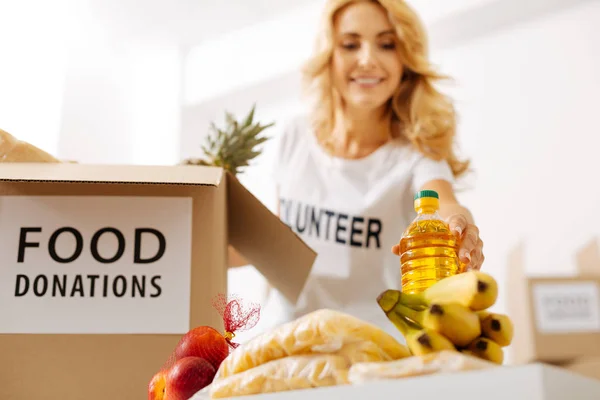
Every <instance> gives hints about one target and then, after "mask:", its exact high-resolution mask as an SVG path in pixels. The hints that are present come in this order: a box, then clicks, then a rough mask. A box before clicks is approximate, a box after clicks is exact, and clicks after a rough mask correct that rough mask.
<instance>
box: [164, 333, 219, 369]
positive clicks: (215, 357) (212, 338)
mask: <svg viewBox="0 0 600 400" xmlns="http://www.w3.org/2000/svg"><path fill="white" fill-rule="evenodd" d="M228 355H229V344H228V343H227V340H225V337H224V336H223V335H221V334H220V333H219V332H218V331H217V330H216V329H214V328H211V327H210V326H199V327H197V328H194V329H192V330H191V331H189V332H188V333H186V334H185V335H184V336H183V337H182V338H181V340H180V341H179V344H178V345H177V347H176V348H175V359H176V360H180V359H182V358H184V357H200V358H203V359H205V360H206V361H208V362H210V363H211V364H212V366H213V367H214V368H215V370H217V369H219V366H220V365H221V363H222V362H223V360H224V359H225V358H226V357H227V356H228Z"/></svg>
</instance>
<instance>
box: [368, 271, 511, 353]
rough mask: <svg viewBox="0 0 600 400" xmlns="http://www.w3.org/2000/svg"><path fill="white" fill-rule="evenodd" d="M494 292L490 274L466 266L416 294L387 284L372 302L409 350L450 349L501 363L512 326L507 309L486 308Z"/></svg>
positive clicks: (496, 296)
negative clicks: (466, 270)
mask: <svg viewBox="0 0 600 400" xmlns="http://www.w3.org/2000/svg"><path fill="white" fill-rule="evenodd" d="M497 298H498V285H497V283H496V281H495V280H494V278H492V277H491V276H490V275H488V274H486V273H483V272H480V271H469V272H465V273H462V274H459V275H455V276H452V277H449V278H445V279H443V280H441V281H439V282H437V283H436V284H435V285H433V286H431V287H430V288H428V289H427V290H425V291H424V292H422V293H418V294H408V293H402V292H400V291H398V290H386V291H384V292H383V293H381V294H380V295H379V297H377V302H378V303H379V306H380V307H381V309H382V310H383V311H384V312H385V314H386V315H387V317H388V319H389V320H390V321H391V322H392V323H393V324H394V325H395V326H396V328H398V330H399V331H400V332H402V335H403V336H404V337H405V339H406V344H407V346H408V348H409V349H410V351H411V352H412V353H413V354H414V355H424V354H429V353H434V352H438V351H443V350H454V351H460V352H463V353H465V354H469V355H471V356H475V357H479V358H481V359H484V360H487V361H491V362H494V363H497V364H502V363H503V362H504V349H503V347H506V346H508V345H510V343H511V341H512V338H513V329H514V328H513V323H512V321H511V320H510V318H509V317H508V316H507V315H504V314H498V313H493V312H489V311H487V310H488V309H489V308H490V307H492V306H493V305H494V304H495V302H496V300H497Z"/></svg>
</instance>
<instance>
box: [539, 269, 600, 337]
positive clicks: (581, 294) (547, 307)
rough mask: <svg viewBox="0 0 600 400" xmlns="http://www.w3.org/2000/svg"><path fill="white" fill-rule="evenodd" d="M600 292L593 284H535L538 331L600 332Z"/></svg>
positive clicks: (590, 282) (555, 332) (591, 282)
mask: <svg viewBox="0 0 600 400" xmlns="http://www.w3.org/2000/svg"><path fill="white" fill-rule="evenodd" d="M599 292H600V290H599V288H598V283H597V282H594V281H583V282H562V283H541V282H540V283H536V284H534V285H533V302H534V304H533V305H534V314H535V321H536V326H537V329H538V331H539V332H540V333H543V334H558V333H583V332H587V333H591V332H600V294H599Z"/></svg>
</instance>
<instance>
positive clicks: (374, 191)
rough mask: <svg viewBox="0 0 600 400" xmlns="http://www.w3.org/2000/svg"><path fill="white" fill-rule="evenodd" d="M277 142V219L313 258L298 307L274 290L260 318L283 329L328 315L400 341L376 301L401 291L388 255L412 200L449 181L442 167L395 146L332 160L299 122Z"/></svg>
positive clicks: (394, 259) (410, 214)
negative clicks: (343, 316)
mask: <svg viewBox="0 0 600 400" xmlns="http://www.w3.org/2000/svg"><path fill="white" fill-rule="evenodd" d="M275 140H276V141H277V142H278V143H277V145H276V148H277V153H276V156H275V164H274V171H273V176H274V179H275V182H276V185H277V187H278V193H279V207H280V218H281V220H282V221H283V222H285V223H286V224H287V225H289V226H290V227H291V228H292V230H293V231H294V232H296V233H297V234H298V235H299V236H300V237H301V238H302V239H303V240H304V241H305V242H306V243H307V244H308V245H309V246H310V247H311V248H312V249H313V250H315V251H316V252H317V258H316V260H315V263H314V265H313V270H312V273H311V275H310V277H309V279H308V282H307V284H306V286H305V288H304V291H303V293H302V294H301V296H300V299H299V301H298V303H297V304H296V305H292V304H288V303H287V302H286V301H285V300H284V298H283V297H282V296H281V295H280V294H279V293H278V292H277V291H275V290H273V291H271V296H270V297H271V298H270V299H269V301H268V302H267V304H266V308H265V313H272V312H279V313H280V314H279V315H280V317H281V319H280V321H278V322H279V323H282V322H286V321H289V320H293V319H295V318H298V317H300V316H302V315H304V314H306V313H309V312H312V311H314V310H318V309H321V308H332V309H336V310H339V311H343V312H346V313H348V314H351V315H354V316H356V317H358V318H360V319H362V320H364V321H368V322H371V323H374V324H375V325H377V326H379V327H380V328H382V329H384V330H386V331H388V332H389V333H390V334H392V335H394V336H395V337H398V338H400V337H401V335H400V334H399V332H398V331H397V330H396V328H395V327H394V326H393V325H392V324H391V322H389V320H388V319H387V318H386V316H385V314H384V313H383V311H381V309H380V308H379V306H378V304H377V300H376V299H377V296H378V295H379V294H380V293H381V292H382V291H384V290H386V289H388V288H396V289H398V288H399V287H400V260H399V257H398V256H396V255H394V254H393V253H392V251H391V248H392V246H393V245H394V244H397V243H398V241H399V240H400V237H401V236H402V233H403V232H404V230H405V229H406V227H407V226H408V225H409V224H410V223H411V222H412V220H413V219H414V218H415V216H416V213H415V211H414V209H413V196H414V194H415V193H416V192H417V191H419V190H420V188H421V187H422V186H423V185H424V184H425V183H426V182H428V181H431V180H433V179H445V180H448V181H450V182H453V175H452V172H451V170H450V167H449V165H448V163H447V162H445V161H443V162H437V161H434V160H431V159H429V158H425V157H424V156H422V155H421V153H419V152H418V151H417V150H415V149H413V148H412V147H411V146H410V145H408V144H398V143H395V142H388V143H387V144H385V145H383V146H382V147H380V148H379V149H377V150H376V151H375V152H373V153H371V154H370V155H368V156H367V157H364V158H361V159H342V158H338V157H333V156H331V155H329V154H328V153H326V151H325V150H324V149H323V148H322V147H321V146H320V145H319V144H318V142H317V139H316V136H315V135H314V134H313V130H312V128H311V127H310V125H309V123H308V120H307V119H306V118H304V117H302V116H301V117H296V118H294V119H293V120H292V121H291V123H289V124H288V125H287V126H286V128H285V129H284V130H283V131H282V132H281V133H280V134H279V136H278V137H276V139H275ZM269 310H270V311H269Z"/></svg>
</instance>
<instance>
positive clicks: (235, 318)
mask: <svg viewBox="0 0 600 400" xmlns="http://www.w3.org/2000/svg"><path fill="white" fill-rule="evenodd" d="M212 303H213V307H214V308H215V309H216V310H217V311H218V312H219V314H220V315H221V317H223V325H224V326H223V328H224V330H225V333H224V334H225V339H226V340H227V343H229V345H230V346H231V347H232V348H234V349H235V348H236V347H238V346H239V344H238V343H234V342H232V340H233V338H234V337H235V334H236V332H243V331H247V330H249V329H252V328H253V327H254V326H256V324H257V323H258V320H259V319H260V305H259V304H256V303H251V302H244V301H243V300H242V299H241V298H239V297H238V296H236V295H233V296H230V297H229V298H228V297H226V296H225V295H222V294H220V295H217V296H216V297H215V298H213V302H212Z"/></svg>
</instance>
